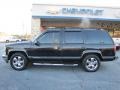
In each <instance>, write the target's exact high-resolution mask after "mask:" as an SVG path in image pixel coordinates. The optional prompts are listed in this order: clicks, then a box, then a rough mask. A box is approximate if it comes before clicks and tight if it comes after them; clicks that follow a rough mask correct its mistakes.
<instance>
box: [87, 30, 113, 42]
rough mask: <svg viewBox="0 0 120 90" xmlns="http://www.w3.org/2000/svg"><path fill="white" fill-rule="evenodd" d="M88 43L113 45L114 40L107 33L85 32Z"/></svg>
mask: <svg viewBox="0 0 120 90" xmlns="http://www.w3.org/2000/svg"><path fill="white" fill-rule="evenodd" d="M85 33H86V43H88V44H100V43H104V44H111V43H112V40H111V38H110V36H109V35H108V33H107V32H104V31H98V30H96V31H85Z"/></svg>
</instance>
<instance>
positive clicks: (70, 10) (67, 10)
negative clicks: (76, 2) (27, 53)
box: [62, 8, 104, 16]
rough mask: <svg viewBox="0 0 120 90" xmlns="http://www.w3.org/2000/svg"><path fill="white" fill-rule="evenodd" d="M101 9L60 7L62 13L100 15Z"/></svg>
mask: <svg viewBox="0 0 120 90" xmlns="http://www.w3.org/2000/svg"><path fill="white" fill-rule="evenodd" d="M103 11H104V10H100V9H81V8H62V14H77V15H79V14H80V15H92V16H101V15H102V14H103Z"/></svg>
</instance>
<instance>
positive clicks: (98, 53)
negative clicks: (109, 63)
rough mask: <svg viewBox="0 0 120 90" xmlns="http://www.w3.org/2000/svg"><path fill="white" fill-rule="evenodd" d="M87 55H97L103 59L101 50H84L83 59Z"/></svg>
mask: <svg viewBox="0 0 120 90" xmlns="http://www.w3.org/2000/svg"><path fill="white" fill-rule="evenodd" d="M87 55H97V56H98V57H99V58H100V60H103V58H102V54H101V52H100V51H99V50H87V51H84V52H83V54H82V59H83V58H84V57H85V56H87Z"/></svg>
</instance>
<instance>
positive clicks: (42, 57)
mask: <svg viewBox="0 0 120 90" xmlns="http://www.w3.org/2000/svg"><path fill="white" fill-rule="evenodd" d="M29 58H30V59H80V57H59V56H58V57H54V56H50V57H49V56H48V57H47V56H41V57H34V56H29Z"/></svg>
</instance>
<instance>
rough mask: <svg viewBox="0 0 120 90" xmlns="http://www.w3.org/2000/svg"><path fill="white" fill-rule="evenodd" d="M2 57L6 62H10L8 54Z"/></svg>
mask: <svg viewBox="0 0 120 90" xmlns="http://www.w3.org/2000/svg"><path fill="white" fill-rule="evenodd" d="M2 58H3V60H4V61H5V62H6V63H8V61H9V60H8V57H7V56H6V55H2Z"/></svg>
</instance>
